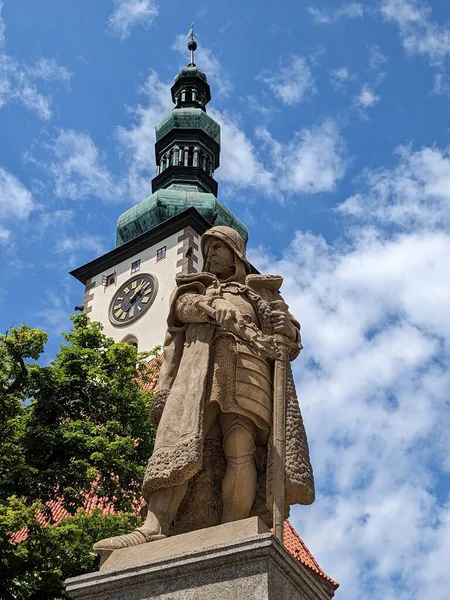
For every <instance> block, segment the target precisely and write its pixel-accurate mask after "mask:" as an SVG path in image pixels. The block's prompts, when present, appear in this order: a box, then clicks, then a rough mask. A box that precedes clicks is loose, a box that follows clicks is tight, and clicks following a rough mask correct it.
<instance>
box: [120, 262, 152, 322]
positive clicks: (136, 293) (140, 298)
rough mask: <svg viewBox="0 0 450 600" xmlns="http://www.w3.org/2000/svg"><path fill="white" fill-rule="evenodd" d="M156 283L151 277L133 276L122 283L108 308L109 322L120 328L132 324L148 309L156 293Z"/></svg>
mask: <svg viewBox="0 0 450 600" xmlns="http://www.w3.org/2000/svg"><path fill="white" fill-rule="evenodd" d="M157 287H158V284H157V281H156V279H155V278H154V277H152V275H146V274H142V275H135V276H134V277H132V278H131V279H129V280H128V281H127V282H126V283H124V284H123V285H122V286H121V288H120V289H119V291H118V292H116V294H115V296H114V298H113V299H112V302H111V304H110V307H109V320H110V321H111V323H112V324H113V325H116V326H117V327H121V326H124V325H129V324H130V323H133V322H134V321H136V320H137V319H139V318H140V317H142V315H143V314H144V313H145V312H146V311H147V310H148V309H149V308H150V306H151V305H152V302H153V300H154V299H155V296H156V292H157Z"/></svg>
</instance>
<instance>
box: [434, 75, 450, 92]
mask: <svg viewBox="0 0 450 600" xmlns="http://www.w3.org/2000/svg"><path fill="white" fill-rule="evenodd" d="M433 94H436V95H437V96H449V97H450V76H449V75H447V73H442V72H441V73H435V74H434V83H433Z"/></svg>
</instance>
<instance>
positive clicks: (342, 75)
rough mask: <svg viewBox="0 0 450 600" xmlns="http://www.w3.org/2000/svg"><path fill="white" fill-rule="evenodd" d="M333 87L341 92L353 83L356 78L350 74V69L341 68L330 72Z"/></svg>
mask: <svg viewBox="0 0 450 600" xmlns="http://www.w3.org/2000/svg"><path fill="white" fill-rule="evenodd" d="M330 76H331V77H330V81H331V85H332V86H333V87H334V89H336V90H341V89H343V88H344V87H345V84H346V83H347V82H349V81H352V80H353V79H354V78H355V76H354V75H353V74H352V73H351V72H350V69H349V68H348V67H339V68H337V69H332V70H331V71H330Z"/></svg>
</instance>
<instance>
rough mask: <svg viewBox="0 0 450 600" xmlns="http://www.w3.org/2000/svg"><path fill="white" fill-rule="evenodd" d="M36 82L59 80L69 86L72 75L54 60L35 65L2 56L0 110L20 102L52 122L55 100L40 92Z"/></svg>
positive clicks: (38, 62) (0, 59) (40, 61)
mask: <svg viewBox="0 0 450 600" xmlns="http://www.w3.org/2000/svg"><path fill="white" fill-rule="evenodd" d="M36 79H47V80H53V81H60V82H63V83H64V84H65V85H68V82H69V80H70V73H69V72H68V71H67V69H65V67H62V66H60V65H58V63H57V62H56V61H55V60H54V59H44V58H41V59H39V60H38V61H37V62H36V64H35V65H26V64H23V63H21V62H20V61H17V60H16V59H14V58H12V57H10V56H8V55H7V54H0V108H2V106H4V105H5V104H6V103H8V102H17V103H20V104H23V106H25V108H27V109H28V110H30V111H31V112H34V113H35V114H37V116H38V117H39V118H41V119H44V120H48V119H50V117H51V116H52V97H51V96H49V95H44V94H42V93H41V92H39V90H38V88H37V87H36V84H35V80H36Z"/></svg>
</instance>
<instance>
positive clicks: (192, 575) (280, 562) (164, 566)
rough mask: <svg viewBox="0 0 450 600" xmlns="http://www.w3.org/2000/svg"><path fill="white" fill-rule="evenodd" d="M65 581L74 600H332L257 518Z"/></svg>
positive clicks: (178, 539) (122, 557)
mask: <svg viewBox="0 0 450 600" xmlns="http://www.w3.org/2000/svg"><path fill="white" fill-rule="evenodd" d="M66 583H67V591H68V593H69V594H70V596H71V597H72V598H73V599H74V600H75V599H83V600H87V599H88V598H89V599H91V598H92V599H93V600H94V599H95V600H150V599H151V600H244V599H245V600H329V598H330V596H329V595H328V594H327V593H326V591H325V590H324V588H323V587H322V586H321V585H320V583H318V581H317V580H316V578H315V577H314V576H313V575H312V573H311V572H310V570H309V569H308V568H307V567H305V566H303V565H302V564H300V563H299V562H298V561H296V560H295V559H294V558H293V557H292V556H291V555H290V554H289V553H288V552H287V550H286V549H285V548H284V547H283V546H282V545H281V544H280V543H279V541H278V539H276V538H275V537H274V536H273V535H272V534H271V533H270V532H269V531H268V530H267V528H266V527H265V525H264V524H263V523H262V522H261V521H260V520H259V519H257V518H256V517H255V518H250V519H245V520H243V521H237V522H234V523H227V524H226V525H220V526H218V527H211V528H208V529H202V530H199V531H193V532H190V533H186V534H183V535H178V536H174V537H171V538H166V539H164V540H159V541H157V542H151V543H149V544H144V545H141V546H136V547H134V548H127V549H124V550H116V551H114V552H112V553H111V554H110V555H109V556H107V557H106V558H105V559H104V561H103V564H102V566H101V568H100V571H99V572H98V573H91V574H88V575H82V576H81V577H73V578H71V579H68V580H67V582H66Z"/></svg>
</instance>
